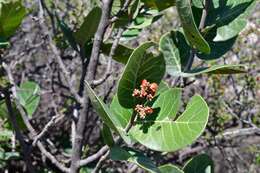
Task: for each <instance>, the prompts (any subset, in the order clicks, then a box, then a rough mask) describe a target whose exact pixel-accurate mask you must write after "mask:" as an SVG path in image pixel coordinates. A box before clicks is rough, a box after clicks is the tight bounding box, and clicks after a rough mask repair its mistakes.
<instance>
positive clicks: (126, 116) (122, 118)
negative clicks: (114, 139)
mask: <svg viewBox="0 0 260 173" xmlns="http://www.w3.org/2000/svg"><path fill="white" fill-rule="evenodd" d="M110 110H111V112H112V113H113V115H114V116H116V117H117V119H118V121H119V124H120V126H121V127H122V128H125V127H126V126H127V124H128V123H129V120H130V118H131V116H132V114H133V109H126V108H124V107H122V106H121V105H120V104H119V101H118V97H117V95H115V96H114V98H113V100H112V102H111V104H110Z"/></svg>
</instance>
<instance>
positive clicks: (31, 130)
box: [3, 64, 69, 173]
mask: <svg viewBox="0 0 260 173" xmlns="http://www.w3.org/2000/svg"><path fill="white" fill-rule="evenodd" d="M10 67H11V65H10V66H7V65H6V64H3V68H4V69H5V71H6V73H7V76H8V79H9V82H10V83H11V84H12V86H13V87H12V93H13V95H14V98H15V104H16V107H17V109H18V110H19V112H20V113H21V116H22V119H23V122H24V124H25V126H26V128H27V129H28V130H29V135H30V137H31V138H32V139H33V138H34V137H35V136H37V133H36V131H35V129H34V128H33V126H32V125H31V123H30V122H29V119H28V115H27V114H26V112H25V111H24V109H23V107H22V106H21V105H20V103H19V101H18V99H17V86H16V84H15V82H14V78H13V76H12V72H11V69H10ZM37 147H38V148H39V149H40V151H41V153H42V154H44V155H45V156H46V157H47V158H48V159H49V160H50V161H51V163H53V164H54V165H55V166H56V167H57V168H59V169H60V170H61V171H63V172H65V173H68V172H69V169H68V168H66V167H65V166H64V165H63V164H61V163H60V162H59V161H58V160H57V159H56V158H55V157H54V156H53V155H52V154H51V153H49V152H48V151H47V150H46V149H45V147H44V145H43V144H42V143H41V142H40V141H39V140H38V141H37Z"/></svg>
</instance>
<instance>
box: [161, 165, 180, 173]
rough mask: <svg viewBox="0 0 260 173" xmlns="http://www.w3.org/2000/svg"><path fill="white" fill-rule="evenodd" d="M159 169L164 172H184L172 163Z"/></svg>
mask: <svg viewBox="0 0 260 173" xmlns="http://www.w3.org/2000/svg"><path fill="white" fill-rule="evenodd" d="M159 169H160V171H161V172H162V173H184V172H183V171H182V170H180V169H179V168H178V167H177V166H174V165H172V164H167V165H163V166H160V167H159Z"/></svg>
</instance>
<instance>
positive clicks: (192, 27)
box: [176, 0, 210, 54]
mask: <svg viewBox="0 0 260 173" xmlns="http://www.w3.org/2000/svg"><path fill="white" fill-rule="evenodd" d="M176 7H177V11H178V14H179V16H180V19H181V24H182V27H183V30H184V34H185V36H186V38H187V40H188V41H189V43H190V45H191V46H192V47H193V48H195V49H198V50H199V51H201V52H203V53H206V54H209V53H210V47H209V45H208V43H207V42H206V40H205V39H204V38H203V37H202V35H201V34H200V32H199V30H198V28H197V26H196V24H195V22H194V18H193V14H192V9H191V4H190V0H176Z"/></svg>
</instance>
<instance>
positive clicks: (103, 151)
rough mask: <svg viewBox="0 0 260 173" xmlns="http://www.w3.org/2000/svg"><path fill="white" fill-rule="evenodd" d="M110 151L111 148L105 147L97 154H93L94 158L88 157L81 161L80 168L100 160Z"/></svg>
mask: <svg viewBox="0 0 260 173" xmlns="http://www.w3.org/2000/svg"><path fill="white" fill-rule="evenodd" d="M108 150H109V147H108V146H107V145H106V146H103V147H102V148H101V149H100V150H99V151H98V152H97V153H95V154H93V155H92V156H89V157H87V158H86V159H83V160H81V161H80V166H85V165H87V164H89V163H91V162H93V161H95V160H97V159H98V158H100V157H101V156H102V155H104V154H105V153H106V152H107V151H108Z"/></svg>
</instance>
